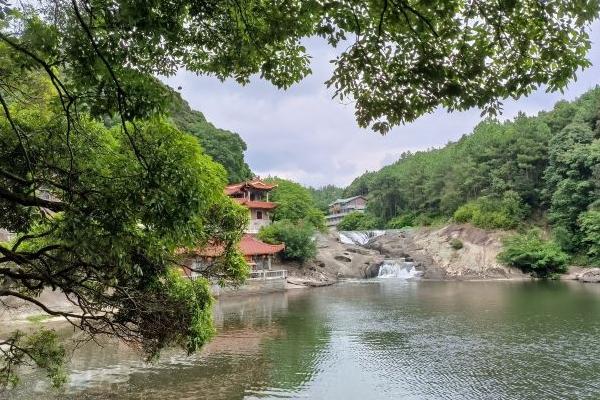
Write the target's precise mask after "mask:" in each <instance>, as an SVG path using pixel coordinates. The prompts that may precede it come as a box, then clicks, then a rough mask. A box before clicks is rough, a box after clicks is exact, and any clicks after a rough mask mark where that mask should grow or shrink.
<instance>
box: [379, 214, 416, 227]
mask: <svg viewBox="0 0 600 400" xmlns="http://www.w3.org/2000/svg"><path fill="white" fill-rule="evenodd" d="M414 224H415V215H414V214H402V215H398V216H396V217H394V218H392V219H391V220H389V221H388V223H387V224H386V227H387V228H388V229H401V228H405V227H407V226H413V225H414Z"/></svg>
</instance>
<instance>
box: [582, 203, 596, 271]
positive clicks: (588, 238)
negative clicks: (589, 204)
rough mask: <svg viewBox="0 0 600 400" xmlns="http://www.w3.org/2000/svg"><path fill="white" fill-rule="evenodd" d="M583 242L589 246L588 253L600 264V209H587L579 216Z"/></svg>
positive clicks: (594, 261) (593, 261) (592, 259)
mask: <svg viewBox="0 0 600 400" xmlns="http://www.w3.org/2000/svg"><path fill="white" fill-rule="evenodd" d="M579 225H580V227H581V231H582V232H583V242H584V243H586V244H587V245H588V246H589V247H588V251H587V255H588V257H589V258H590V259H591V261H592V263H595V265H600V210H590V211H587V212H585V213H583V214H581V216H580V217H579Z"/></svg>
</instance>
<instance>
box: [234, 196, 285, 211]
mask: <svg viewBox="0 0 600 400" xmlns="http://www.w3.org/2000/svg"><path fill="white" fill-rule="evenodd" d="M233 200H235V201H236V202H238V203H239V204H241V205H244V206H246V207H248V208H260V209H263V210H271V209H273V208H275V207H277V204H275V203H271V202H270V201H257V200H248V199H239V198H235V197H234V198H233Z"/></svg>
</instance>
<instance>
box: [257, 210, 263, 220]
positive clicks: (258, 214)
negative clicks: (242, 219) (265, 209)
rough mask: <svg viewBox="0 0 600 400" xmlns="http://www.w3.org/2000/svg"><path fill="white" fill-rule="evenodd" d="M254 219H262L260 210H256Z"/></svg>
mask: <svg viewBox="0 0 600 400" xmlns="http://www.w3.org/2000/svg"><path fill="white" fill-rule="evenodd" d="M256 219H262V211H257V212H256Z"/></svg>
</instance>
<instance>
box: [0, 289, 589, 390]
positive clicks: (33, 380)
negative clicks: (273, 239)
mask: <svg viewBox="0 0 600 400" xmlns="http://www.w3.org/2000/svg"><path fill="white" fill-rule="evenodd" d="M215 318H216V323H217V326H218V327H219V331H220V333H219V335H218V337H217V338H216V340H215V341H214V342H212V343H211V344H210V345H209V346H207V348H206V349H204V350H203V352H202V353H201V354H199V355H196V356H193V357H186V356H185V355H183V354H181V353H179V352H167V353H165V354H164V357H163V358H162V359H161V361H160V362H159V363H158V364H154V365H147V364H144V363H141V362H140V361H139V358H138V355H137V354H135V353H133V352H131V351H129V350H128V349H127V348H125V347H123V346H120V345H116V344H107V345H105V346H104V347H103V348H99V347H95V346H91V345H90V346H87V347H85V348H83V349H80V350H79V351H77V352H76V353H75V354H74V356H73V359H72V363H71V375H70V384H69V386H68V387H67V388H66V391H64V392H52V391H51V390H50V389H48V387H47V384H46V383H45V381H44V380H43V379H40V377H37V376H35V375H29V376H26V377H25V380H26V382H25V383H26V384H25V385H24V387H22V388H21V389H20V391H19V392H12V393H10V396H9V397H10V398H15V399H36V400H40V399H51V398H52V399H54V398H73V399H81V398H83V399H144V400H153V399H161V400H167V399H205V398H206V399H242V398H244V399H254V398H308V399H503V400H504V399H586V398H589V399H598V398H600V285H591V284H590V285H583V284H572V283H571V284H567V283H561V282H462V283H461V282H405V281H395V280H385V281H377V280H373V281H363V282H347V283H343V284H340V285H337V286H333V287H329V288H321V289H314V290H299V291H295V292H288V293H279V294H273V295H268V296H257V297H251V298H244V299H228V300H223V301H221V302H220V303H219V304H218V305H217V308H216V315H215ZM63 334H64V335H65V336H68V335H71V334H72V333H71V332H70V331H69V330H68V329H66V328H63ZM5 396H6V394H5ZM0 397H2V395H0Z"/></svg>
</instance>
